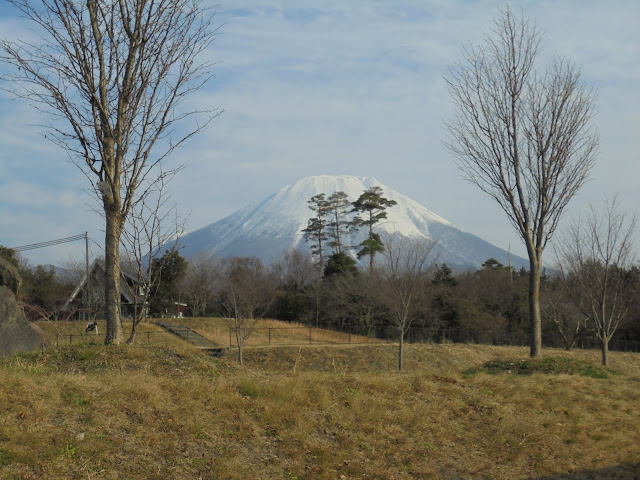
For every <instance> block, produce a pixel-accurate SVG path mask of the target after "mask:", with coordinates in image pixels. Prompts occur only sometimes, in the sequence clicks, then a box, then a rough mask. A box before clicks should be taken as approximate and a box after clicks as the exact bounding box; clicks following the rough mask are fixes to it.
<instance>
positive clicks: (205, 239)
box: [181, 175, 507, 267]
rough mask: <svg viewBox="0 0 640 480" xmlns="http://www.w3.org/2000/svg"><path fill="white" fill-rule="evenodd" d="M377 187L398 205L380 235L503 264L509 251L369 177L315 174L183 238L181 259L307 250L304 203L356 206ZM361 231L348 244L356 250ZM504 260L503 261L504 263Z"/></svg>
mask: <svg viewBox="0 0 640 480" xmlns="http://www.w3.org/2000/svg"><path fill="white" fill-rule="evenodd" d="M374 186H378V187H380V188H381V189H382V191H383V195H384V196H385V197H386V198H389V199H391V200H395V201H396V202H397V204H396V205H395V206H393V207H390V208H389V209H387V219H386V220H385V221H384V222H381V223H380V224H379V226H378V231H387V232H390V233H393V232H396V233H399V234H401V235H403V236H408V237H425V238H429V239H431V240H435V241H437V242H438V244H439V247H440V249H441V259H440V262H441V263H442V262H446V263H448V264H450V265H452V266H458V267H468V266H472V265H477V266H479V265H480V264H482V262H483V261H484V260H486V259H487V258H489V257H495V258H497V259H498V260H500V261H501V262H503V263H505V264H506V263H507V258H506V256H507V252H505V251H504V250H501V249H498V248H497V247H494V246H493V245H491V244H489V243H487V242H485V241H484V240H482V239H480V238H478V237H476V236H474V235H472V234H469V233H466V232H464V231H462V230H461V229H459V228H457V227H455V226H454V225H453V224H452V223H451V222H449V221H447V220H445V219H444V218H442V217H440V216H439V215H436V214H435V213H433V212H432V211H430V210H429V209H427V208H426V207H424V206H422V205H421V204H419V203H418V202H416V201H415V200H412V199H411V198H409V197H406V196H404V195H402V194H400V193H399V192H396V191H395V190H392V189H390V188H389V187H387V186H386V185H384V184H382V183H381V182H379V181H378V180H377V179H375V178H373V177H356V176H353V175H340V176H332V175H317V176H311V177H305V178H302V179H300V180H298V181H297V182H295V183H293V184H291V185H287V186H286V187H283V188H282V189H280V190H279V191H278V192H276V193H274V194H273V195H271V196H270V197H268V198H266V199H265V200H263V201H262V202H259V203H256V204H253V205H250V206H247V207H244V208H242V209H240V210H238V211H237V212H235V213H233V214H231V215H229V216H228V217H226V218H224V219H222V220H219V221H217V222H215V223H212V224H210V225H208V226H207V227H204V228H202V229H200V230H196V231H194V232H192V233H190V234H188V235H185V236H184V237H183V238H182V240H181V242H182V243H183V244H184V249H183V250H182V251H183V252H184V255H186V256H187V257H190V256H192V255H195V254H197V253H199V252H201V251H211V252H213V253H216V254H219V255H236V256H257V257H259V258H261V259H262V260H263V261H264V262H266V263H269V262H271V261H273V260H275V259H276V258H277V257H279V256H280V255H282V253H284V252H285V251H286V250H288V249H290V248H298V249H301V250H304V251H309V245H308V244H307V243H306V242H305V241H304V238H303V235H302V229H303V228H305V227H306V226H307V222H308V220H309V219H310V218H311V217H312V216H313V213H314V212H312V211H311V210H310V209H309V204H308V201H309V199H311V197H313V196H315V195H318V194H320V193H324V194H325V195H326V196H327V197H328V196H330V195H331V194H333V193H335V192H338V191H343V192H345V193H346V194H347V196H348V198H349V200H350V201H355V200H356V199H357V198H358V197H359V196H360V195H361V194H362V192H363V191H364V190H367V189H369V188H371V187H374ZM363 238H364V232H361V233H360V234H356V235H354V236H352V237H351V238H350V239H349V242H350V243H351V244H353V245H357V244H358V243H360V241H362V239H363ZM503 260H504V261H503Z"/></svg>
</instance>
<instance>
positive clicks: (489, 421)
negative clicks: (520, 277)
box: [0, 326, 640, 479]
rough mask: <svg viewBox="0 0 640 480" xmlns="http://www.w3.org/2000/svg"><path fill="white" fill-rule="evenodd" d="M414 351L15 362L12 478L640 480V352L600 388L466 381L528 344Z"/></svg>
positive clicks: (96, 356) (571, 379)
mask: <svg viewBox="0 0 640 480" xmlns="http://www.w3.org/2000/svg"><path fill="white" fill-rule="evenodd" d="M147 328H153V327H152V326H147ZM407 350H408V351H407V361H406V365H407V369H406V371H405V372H403V373H397V372H396V371H395V370H394V366H395V361H396V360H395V359H396V357H395V356H396V350H395V348H394V347H393V346H390V345H358V346H328V347H309V346H304V347H277V348H252V349H247V351H246V355H245V360H246V363H247V365H248V366H247V367H246V368H244V369H240V368H238V366H237V365H236V363H235V361H234V359H233V356H228V357H225V358H223V359H221V360H216V359H212V358H210V357H206V356H203V355H202V354H201V353H200V352H198V351H196V350H195V349H193V348H191V347H190V346H188V345H183V344H181V343H180V342H179V341H178V342H176V341H173V340H172V339H170V338H167V339H166V341H165V344H164V346H159V347H150V346H133V347H127V346H119V347H108V348H107V347H102V346H98V345H89V346H73V347H69V346H64V347H61V348H59V349H51V350H49V351H47V352H43V353H41V354H34V355H27V356H17V357H12V358H8V359H5V360H3V361H2V362H0V385H2V390H1V393H0V479H10V478H15V479H30V478H33V479H36V478H37V479H42V478H47V479H49V478H51V479H57V478H60V479H62V478H104V479H116V478H135V479H143V478H144V479H165V478H176V479H193V478H211V479H214V478H215V479H227V478H228V479H235V478H238V479H245V478H277V479H294V478H300V479H302V478H310V479H311V478H318V479H324V478H326V479H336V478H342V476H344V478H385V479H386V478H389V479H390V478H397V479H400V478H503V479H513V478H539V477H544V478H547V477H548V478H594V475H596V477H595V478H606V477H607V475H608V476H610V478H638V477H640V466H639V465H640V429H639V428H638V423H637V419H638V417H639V416H640V368H639V367H640V356H639V355H637V354H623V353H612V357H611V363H612V365H613V367H614V368H615V369H616V370H617V371H618V372H619V373H618V374H609V375H608V377H607V378H604V379H599V378H592V377H584V376H579V375H566V374H541V373H534V374H531V375H516V374H514V373H511V374H500V375H490V374H487V373H483V372H480V373H472V374H470V373H465V372H467V371H468V370H469V369H473V368H477V367H479V366H480V365H482V364H483V363H484V362H487V361H490V360H496V359H498V360H511V361H514V362H516V361H517V360H519V359H522V358H526V353H527V352H526V350H525V349H519V348H505V347H487V346H473V345H410V346H409V347H408V349H407ZM544 353H545V356H551V355H554V356H564V355H565V354H564V353H563V352H557V351H554V352H551V351H549V350H546V351H545V352H544ZM570 357H571V358H578V359H581V360H587V361H589V362H591V363H593V364H597V362H598V359H599V357H598V352H595V351H591V352H581V351H577V352H574V353H572V354H571V355H570ZM507 365H509V363H507ZM514 371H515V370H514ZM571 473H572V474H573V475H572V476H570V477H568V476H567V477H565V476H563V475H569V474H571ZM615 475H617V476H615Z"/></svg>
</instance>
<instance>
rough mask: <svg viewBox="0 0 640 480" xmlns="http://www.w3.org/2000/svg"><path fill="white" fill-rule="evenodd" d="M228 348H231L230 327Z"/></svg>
mask: <svg viewBox="0 0 640 480" xmlns="http://www.w3.org/2000/svg"><path fill="white" fill-rule="evenodd" d="M229 348H231V329H229Z"/></svg>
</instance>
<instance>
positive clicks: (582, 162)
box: [446, 9, 598, 357]
mask: <svg viewBox="0 0 640 480" xmlns="http://www.w3.org/2000/svg"><path fill="white" fill-rule="evenodd" d="M541 40H542V33H541V32H540V31H539V30H538V29H537V28H536V27H535V25H531V24H530V23H529V21H528V20H527V19H526V18H514V16H513V14H512V13H511V11H510V10H509V9H506V10H504V11H502V12H501V15H500V17H499V18H497V19H496V20H495V26H494V28H493V31H492V32H491V34H489V35H487V36H486V37H485V41H484V43H483V44H482V45H481V46H479V47H473V46H470V47H469V48H467V49H466V51H465V54H464V59H463V61H462V62H459V63H457V64H456V65H454V66H453V67H452V68H451V69H450V75H449V78H448V79H447V84H448V89H449V94H450V97H451V100H452V102H453V104H454V105H455V107H456V115H455V117H454V118H453V119H452V120H451V121H449V122H447V123H446V127H447V130H448V132H449V139H448V141H447V142H446V145H447V147H448V148H449V149H450V150H451V152H452V153H453V154H454V155H455V158H456V160H457V165H458V167H459V169H460V170H461V171H462V173H463V175H464V177H465V178H466V179H467V180H468V181H470V182H471V183H473V184H475V185H476V186H477V187H478V188H480V189H481V190H482V191H483V192H485V193H486V194H487V195H489V196H490V197H491V198H493V199H494V200H495V201H496V202H498V204H499V205H500V207H501V208H502V209H503V210H504V212H505V213H506V214H507V217H508V218H509V220H510V221H511V223H512V224H513V226H514V227H515V228H516V230H517V231H518V233H519V234H520V235H521V237H522V239H523V240H524V243H525V245H526V248H527V254H528V256H529V265H530V274H529V275H530V276H529V314H530V321H531V339H530V342H531V352H530V353H531V356H532V357H537V356H539V355H540V352H541V349H542V336H541V321H540V299H539V295H540V274H541V266H542V253H543V251H544V249H545V247H546V245H547V243H548V241H549V240H550V239H551V237H552V235H553V233H554V231H555V230H556V227H557V225H558V221H559V220H560V217H561V215H562V212H563V211H564V209H565V207H566V206H567V204H568V202H569V200H571V198H572V197H573V196H574V195H575V193H576V192H577V190H578V189H579V188H580V187H581V186H582V185H583V184H584V182H585V181H586V180H587V178H588V176H589V173H590V171H591V168H592V166H593V163H594V158H595V152H596V149H597V145H598V136H597V133H596V132H595V131H594V129H593V127H592V126H591V119H592V117H593V105H594V95H593V94H592V93H591V92H590V91H588V90H586V89H585V87H584V86H583V85H582V84H581V83H580V72H579V70H578V69H576V67H574V66H573V65H572V64H571V62H570V61H569V60H566V59H561V58H557V59H556V60H555V61H554V62H553V63H552V64H551V65H549V66H548V67H547V68H546V70H545V72H544V73H543V74H539V73H538V72H537V71H536V69H535V66H536V65H535V64H536V61H537V60H538V57H539V56H540V51H541Z"/></svg>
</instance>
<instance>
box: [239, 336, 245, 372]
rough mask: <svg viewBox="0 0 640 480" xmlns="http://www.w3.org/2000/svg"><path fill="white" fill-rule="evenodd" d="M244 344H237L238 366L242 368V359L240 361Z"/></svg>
mask: <svg viewBox="0 0 640 480" xmlns="http://www.w3.org/2000/svg"><path fill="white" fill-rule="evenodd" d="M243 343H244V342H240V341H239V342H238V363H239V364H240V366H241V367H242V366H243V365H244V363H243V359H242V344H243Z"/></svg>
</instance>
